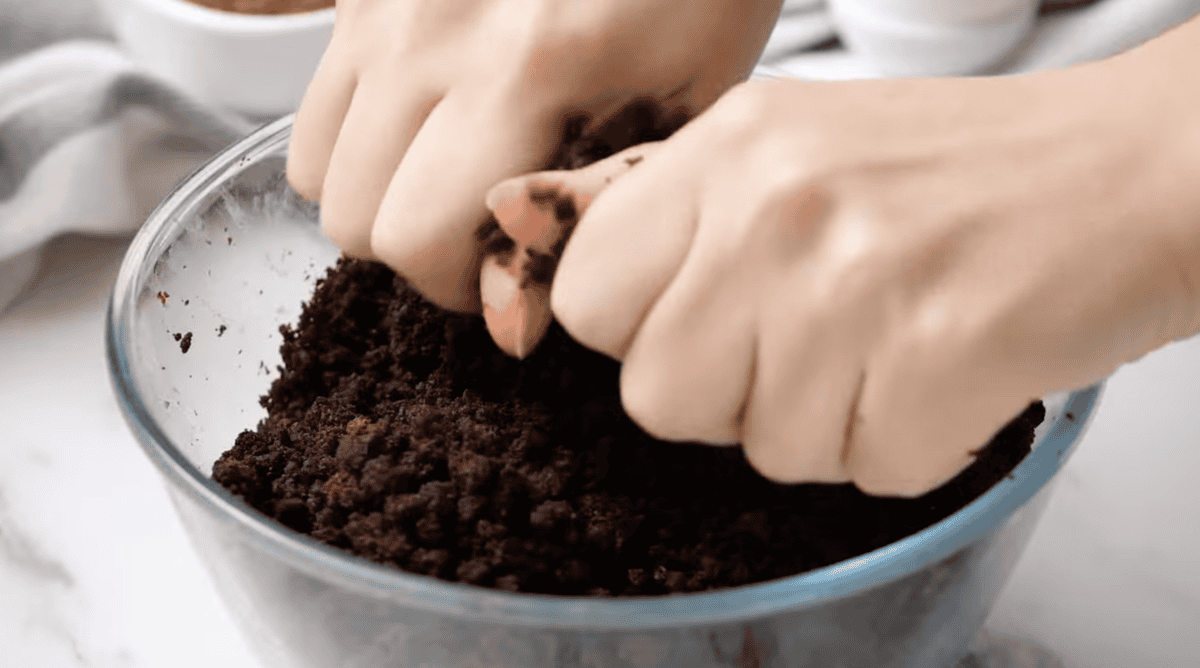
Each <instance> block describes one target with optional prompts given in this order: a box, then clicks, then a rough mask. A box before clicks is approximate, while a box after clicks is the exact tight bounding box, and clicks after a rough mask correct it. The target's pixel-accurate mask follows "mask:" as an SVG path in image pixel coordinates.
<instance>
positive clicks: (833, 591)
mask: <svg viewBox="0 0 1200 668" xmlns="http://www.w3.org/2000/svg"><path fill="white" fill-rule="evenodd" d="M289 132H290V119H284V120H281V121H278V122H276V123H274V124H272V125H270V126H267V127H265V128H263V129H262V130H260V131H258V132H257V133H255V134H254V135H252V136H250V137H248V138H246V139H245V140H243V141H242V142H239V143H238V144H236V145H234V146H233V147H231V148H230V149H229V150H227V151H226V152H225V153H223V154H222V155H220V156H218V157H217V158H215V159H214V160H213V161H211V162H210V163H209V164H207V165H206V166H204V167H203V168H201V169H200V170H199V171H198V172H197V173H196V174H195V175H193V176H192V177H191V178H190V179H188V180H187V181H186V182H185V183H183V184H182V185H181V186H180V187H179V188H178V189H177V190H176V191H175V192H174V193H172V194H171V195H170V196H169V197H168V198H167V199H166V200H165V201H164V203H163V204H162V205H161V206H160V207H159V209H158V210H157V211H156V212H155V213H154V214H153V215H152V216H151V218H150V219H149V220H148V221H147V223H146V225H145V227H144V228H143V230H142V231H141V233H139V235H138V236H137V237H136V239H135V240H134V242H133V244H132V245H131V247H130V250H129V252H128V255H127V257H126V261H125V264H124V265H123V266H122V269H121V272H120V274H119V276H118V281H117V285H116V288H115V290H114V295H113V301H112V304H111V308H110V313H109V327H108V352H109V362H110V370H111V372H112V377H113V382H114V385H115V387H116V390H117V395H118V397H119V399H120V401H121V404H122V407H123V409H124V411H125V414H126V417H127V419H128V421H129V424H130V426H131V429H132V430H133V432H134V434H135V436H136V437H137V438H138V440H139V441H140V442H141V444H142V445H143V447H144V448H145V450H146V452H147V455H148V456H149V457H150V459H151V460H152V461H153V462H154V463H155V464H156V465H157V466H158V467H159V469H160V470H161V471H162V472H163V474H164V476H165V477H166V478H167V480H168V483H169V486H170V487H171V489H172V493H173V495H174V497H175V498H176V503H177V506H178V507H179V508H180V510H181V513H182V514H183V515H184V517H185V520H186V521H187V522H188V525H189V527H190V528H191V529H192V530H193V536H194V537H196V536H203V537H202V538H196V542H197V548H198V549H199V550H200V551H201V553H202V554H203V555H205V560H206V562H208V563H209V564H210V567H211V568H214V569H215V570H219V569H221V568H226V570H227V572H228V573H236V572H241V573H257V575H255V576H254V577H253V578H251V580H253V581H254V582H258V583H261V587H262V589H261V591H260V592H259V594H256V595H255V596H256V598H255V599H254V601H256V602H251V603H247V604H246V605H248V606H250V607H252V608H253V607H257V608H260V609H261V608H265V607H266V606H268V605H269V602H270V601H275V602H277V603H278V602H280V601H290V602H289V603H287V604H286V605H285V606H284V607H285V608H290V609H291V610H292V611H293V612H292V613H290V614H295V615H299V616H302V617H305V616H311V614H312V613H311V612H310V611H306V610H304V609H302V608H303V606H304V605H307V604H308V603H303V602H297V601H294V600H291V599H289V598H288V597H289V596H291V594H289V593H288V588H291V590H296V591H305V589H304V586H300V585H297V584H295V582H292V583H291V584H287V583H284V584H281V585H280V587H281V588H280V587H276V588H274V589H272V588H271V587H272V585H271V584H270V583H272V582H280V580H279V578H278V577H274V576H268V574H270V573H274V574H276V575H278V576H279V577H282V578H284V579H285V580H286V579H287V578H290V577H293V576H291V575H287V576H285V575H283V574H287V573H294V574H296V575H295V576H294V577H296V578H308V580H304V581H305V582H310V583H320V586H319V587H317V586H316V585H311V586H310V585H305V586H308V587H309V588H310V589H313V588H319V589H321V590H322V591H334V592H339V593H338V594H337V596H336V597H335V598H338V600H343V601H361V602H363V604H364V605H366V604H367V603H368V602H369V603H370V605H376V604H378V602H379V601H386V605H384V607H385V608H386V609H387V610H415V611H419V612H420V614H421V615H424V616H425V617H428V618H429V619H441V620H454V622H453V623H454V624H459V625H463V624H466V625H472V624H474V625H482V626H480V627H479V628H484V627H489V628H490V627H492V626H494V627H496V628H506V629H517V628H523V629H525V630H526V631H528V632H529V633H534V632H537V633H541V632H543V631H545V630H546V629H558V631H556V632H555V633H559V632H561V633H565V634H568V635H569V634H571V633H575V634H585V635H588V636H589V637H591V636H596V637H600V636H603V635H604V634H612V633H615V634H618V635H621V636H624V635H629V634H634V635H637V634H638V633H641V634H643V635H644V634H646V633H658V632H660V631H661V632H662V633H668V634H670V633H683V632H684V631H683V630H685V629H693V630H695V629H712V628H724V627H723V626H722V625H730V624H732V625H734V626H738V627H739V628H740V625H742V624H743V623H744V622H745V621H746V620H767V619H775V618H787V617H789V616H794V615H797V614H802V612H803V611H805V610H813V609H818V608H823V607H828V606H833V607H834V608H837V606H840V605H844V604H845V603H844V601H846V600H858V599H859V598H860V597H862V596H873V595H872V594H870V592H873V591H875V590H878V589H879V588H881V587H882V588H888V587H895V586H899V585H898V584H897V583H904V582H909V581H912V579H913V578H918V579H919V578H922V577H925V576H924V575H923V573H926V572H927V571H928V569H929V568H931V567H932V566H933V565H936V564H939V563H943V562H945V561H946V560H948V559H952V558H953V557H954V555H956V554H960V553H962V552H963V551H964V550H966V551H968V552H972V553H979V554H990V553H991V552H990V550H991V549H992V548H985V547H979V546H980V545H996V546H999V547H997V548H996V549H1000V547H1003V548H1004V550H1008V551H1009V552H1011V551H1012V550H1013V549H1016V550H1017V552H1018V553H1019V547H1023V544H1024V539H1025V538H1024V537H1022V536H1021V535H1017V534H1014V533H1013V532H1012V530H1011V529H1010V528H1011V527H1012V526H1014V525H1015V524H1020V522H1017V520H1018V519H1020V518H1022V517H1026V516H1029V514H1030V508H1032V506H1031V505H1030V506H1027V503H1028V502H1029V501H1030V500H1031V499H1033V498H1034V497H1035V495H1039V494H1044V492H1045V488H1044V485H1045V484H1046V482H1047V481H1049V480H1050V478H1051V476H1052V475H1053V474H1054V472H1056V471H1057V470H1058V468H1059V466H1060V465H1061V463H1062V461H1063V460H1065V458H1066V456H1068V455H1069V453H1070V451H1071V449H1072V448H1073V447H1074V445H1075V444H1076V443H1077V441H1078V438H1079V437H1080V435H1081V434H1082V430H1083V428H1084V425H1085V424H1086V423H1087V421H1088V419H1089V417H1090V415H1091V412H1092V408H1093V406H1094V404H1095V402H1096V401H1097V399H1098V396H1099V388H1098V387H1093V388H1089V389H1087V390H1084V391H1081V392H1076V393H1072V394H1070V395H1069V396H1063V397H1061V398H1060V399H1061V400H1060V402H1059V404H1057V405H1054V406H1053V407H1052V408H1053V410H1052V412H1051V414H1050V416H1049V417H1048V421H1047V424H1046V425H1045V426H1044V427H1043V428H1042V429H1041V430H1040V435H1039V441H1038V442H1039V446H1038V448H1037V449H1036V450H1035V452H1034V453H1033V454H1032V455H1031V456H1030V457H1028V458H1027V459H1026V461H1025V462H1023V463H1022V464H1021V465H1020V466H1019V467H1018V469H1017V470H1016V471H1014V474H1013V476H1011V478H1010V479H1007V480H1005V481H1002V482H1001V483H1000V484H998V485H997V486H996V487H995V488H994V489H992V490H991V491H989V492H988V493H987V494H985V495H984V496H983V497H981V498H980V499H978V500H976V501H975V502H974V503H972V504H971V505H969V506H968V507H967V508H965V509H963V510H962V511H960V512H959V513H957V514H955V515H954V516H952V517H950V518H947V519H946V520H945V521H943V522H941V523H939V524H937V525H935V526H933V527H930V528H929V529H926V530H925V531H922V532H920V533H918V534H916V535H914V536H910V537H909V538H906V539H904V540H902V541H899V542H897V543H894V544H892V545H889V546H887V547H885V548H882V549H880V550H876V551H875V552H872V553H870V554H867V555H863V556H861V557H859V558H856V559H853V560H850V561H847V562H843V563H841V564H836V565H834V566H830V567H828V568H824V569H820V570H817V571H813V572H810V573H805V574H801V575H798V576H794V577H792V578H786V579H783V580H778V581H774V582H768V583H763V584H759V585H753V586H748V587H741V588H737V589H731V590H723V591H718V592H710V593H704V594H693V595H685V596H671V597H657V598H653V599H633V600H613V599H607V600H601V599H586V598H568V597H547V596H530V595H516V594H509V593H505V592H497V591H491V590H482V589H478V588H473V587H468V586H464V585H456V584H451V583H446V582H442V581H438V580H434V579H431V578H426V577H421V576H415V575H411V574H408V573H403V572H400V571H398V570H395V569H390V568H385V567H383V566H379V565H376V564H373V563H369V562H366V561H363V560H361V559H357V558H354V557H351V556H349V555H346V554H344V553H342V552H340V551H338V550H335V549H333V548H330V547H328V546H326V545H323V544H320V543H318V542H316V541H314V540H312V539H310V538H308V537H307V536H301V535H299V534H295V533H293V532H291V531H289V530H287V529H285V528H283V527H282V526H280V525H277V524H275V523H274V522H273V521H271V520H269V519H266V518H265V517H262V516H261V515H259V514H258V513H257V512H255V511H253V510H252V509H250V508H248V507H246V506H245V505H244V504H243V503H241V502H240V501H239V500H237V499H235V498H234V497H232V496H231V495H230V494H229V493H228V492H226V491H225V490H224V489H223V488H221V487H220V486H219V485H217V484H216V483H214V482H213V481H212V480H211V478H210V477H209V474H210V472H211V467H212V463H213V461H215V459H216V458H217V457H218V456H219V455H220V453H221V452H223V451H224V450H225V449H227V448H228V447H230V445H231V444H232V443H233V441H234V439H235V438H236V436H237V434H238V433H239V432H240V431H241V430H243V429H246V428H251V427H253V425H254V424H255V423H256V422H257V420H259V419H261V417H263V415H264V413H263V411H262V410H261V409H260V408H259V407H258V397H259V396H260V395H262V394H263V393H264V392H265V390H266V389H267V387H268V386H269V384H270V382H271V380H272V379H273V378H274V377H275V375H276V366H277V365H278V364H279V350H278V348H279V343H280V335H279V331H278V328H279V326H280V325H282V324H285V323H289V322H294V320H295V319H296V316H297V315H298V313H299V310H300V306H301V303H302V302H303V300H304V299H306V298H307V297H308V296H309V295H310V294H311V290H312V286H313V284H314V283H315V281H316V280H317V279H318V278H319V277H320V276H321V275H322V274H323V273H324V271H325V268H326V267H328V266H330V265H331V264H332V263H333V262H334V261H335V259H336V257H337V249H336V248H335V247H334V246H333V245H332V244H331V243H330V242H329V241H328V240H326V239H325V238H324V237H323V236H322V235H321V234H320V231H319V226H318V223H317V211H316V209H315V208H314V207H312V206H310V205H308V204H306V203H304V202H302V201H301V200H299V199H298V198H297V197H296V196H295V195H294V194H293V193H292V192H291V191H290V189H288V188H287V185H286V182H285V180H284V179H283V176H282V174H283V168H284V162H285V159H286V144H287V138H288V136H289ZM176 335H178V337H179V338H178V339H177V338H176ZM189 335H190V336H189ZM185 348H186V352H185ZM1039 490H1040V491H1039ZM1023 508H1024V509H1023ZM189 516H190V517H191V519H188V517H189ZM1021 521H1024V520H1021ZM1014 523H1015V524H1014ZM208 526H211V527H216V528H211V529H201V528H200V527H208ZM1018 538H1019V539H1020V540H1017V539H1018ZM1018 543H1019V545H1017V544H1018ZM216 545H221V546H222V547H221V548H220V549H218V548H216V547H214V546H216ZM1014 546H1016V547H1015V548H1014ZM235 548H236V549H235ZM1002 552H1003V550H1002ZM997 554H999V552H998V553H997ZM237 555H244V556H240V557H239V556H237ZM245 555H248V556H245ZM981 559H982V557H981ZM239 560H240V561H239ZM993 562H994V563H993ZM236 564H241V565H240V566H238V565H236ZM255 564H258V565H257V566H256V565H255ZM265 564H266V565H265ZM980 564H981V565H986V564H990V565H989V566H988V568H991V569H993V570H992V571H990V574H988V575H984V574H982V573H977V575H978V576H980V577H987V578H996V577H1000V575H1001V573H1000V571H999V570H995V569H997V568H999V567H1000V566H1003V564H1002V563H1001V562H1000V561H996V559H991V561H988V560H983V561H981V562H980ZM229 569H232V570H229ZM230 577H231V576H230ZM230 577H225V578H224V579H225V581H227V582H232V581H233V580H231V579H230ZM218 580H219V581H220V580H221V578H220V577H219V578H218ZM1001 580H1002V578H1001ZM240 581H242V582H243V584H242V585H239V586H242V587H244V588H246V591H248V592H249V591H254V590H255V587H257V586H258V585H256V584H254V583H253V582H252V583H251V584H249V585H246V584H245V582H246V581H245V580H244V578H243V579H242V580H240ZM993 581H995V580H993ZM226 588H227V589H228V587H226ZM981 591H982V590H981ZM238 595H241V594H238ZM356 597H357V598H356ZM986 598H990V597H988V596H983V597H982V598H981V600H980V602H981V603H982V602H983V600H982V599H986ZM872 600H877V601H879V602H880V604H881V605H883V604H884V603H885V602H886V601H887V600H888V599H887V597H886V596H882V597H875V598H872ZM310 602H311V601H310ZM338 605H342V606H343V607H350V608H353V607H355V606H356V605H358V604H357V603H355V604H351V603H350V602H346V603H344V604H338ZM381 605H383V604H381ZM234 607H235V608H236V607H237V606H234ZM243 607H245V606H243ZM987 607H990V603H988V604H987ZM372 609H375V608H372ZM958 609H959V611H960V612H964V613H965V612H966V608H964V607H963V605H962V604H960V606H959V608H958ZM880 610H882V608H880ZM260 614H261V613H260ZM389 614H390V613H389ZM414 614H415V613H414ZM878 614H880V615H884V613H883V612H880V613H878ZM983 614H986V611H984V613H983ZM885 616H886V615H885ZM968 617H969V615H968ZM980 619H982V617H980ZM280 623H281V624H283V621H280ZM445 623H450V622H449V621H446V622H445ZM772 623H774V622H772ZM489 625H490V626H489ZM284 626H287V625H286V624H284ZM301 627H303V628H304V629H305V631H304V632H303V633H300V634H298V635H295V636H294V638H293V640H291V641H289V642H294V643H302V642H303V638H304V636H305V635H309V634H315V635H319V634H320V633H321V631H320V628H322V627H321V626H320V624H317V625H315V626H313V625H308V624H301ZM653 629H658V631H654V630H653ZM793 631H794V629H793ZM597 634H599V635H597ZM313 642H316V640H315V639H314V640H313ZM330 642H333V641H330ZM334 644H335V645H336V644H337V643H336V642H335V643H334ZM622 651H624V650H622ZM629 651H632V650H629ZM418 665H419V664H418ZM431 665H435V664H431ZM598 665H599V664H598ZM663 665H669V664H663ZM696 665H701V664H696ZM788 665H791V664H788Z"/></svg>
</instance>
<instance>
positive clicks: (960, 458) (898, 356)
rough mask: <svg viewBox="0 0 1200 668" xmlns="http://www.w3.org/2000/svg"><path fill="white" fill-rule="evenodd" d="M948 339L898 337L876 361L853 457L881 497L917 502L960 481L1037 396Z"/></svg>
mask: <svg viewBox="0 0 1200 668" xmlns="http://www.w3.org/2000/svg"><path fill="white" fill-rule="evenodd" d="M976 359H977V358H976V356H973V355H971V354H969V351H968V350H967V349H966V348H965V347H962V346H958V345H955V344H954V343H953V342H952V340H951V339H948V338H946V337H924V336H921V335H920V334H919V333H917V332H910V333H907V336H905V337H897V338H895V339H894V340H893V341H892V342H891V343H890V344H889V345H888V347H886V348H883V349H881V350H880V352H879V354H877V355H876V357H875V360H876V361H874V362H873V363H872V382H871V383H868V386H867V388H866V389H865V391H864V393H863V396H862V400H861V402H860V406H859V412H860V415H861V422H860V426H859V429H858V430H857V431H856V435H855V442H854V443H853V445H852V447H851V449H850V452H849V454H848V457H847V466H848V470H849V471H850V473H851V475H852V477H853V479H854V482H855V484H856V485H858V486H859V488H861V489H862V490H863V491H865V492H867V493H870V494H878V495H898V496H917V495H920V494H923V493H925V492H927V491H929V490H932V489H934V488H936V487H938V486H940V485H941V484H943V483H945V482H946V481H948V480H950V479H951V478H953V477H954V476H955V475H957V474H958V473H959V472H961V471H962V470H963V469H964V468H966V467H967V466H968V465H970V463H971V462H972V461H973V460H974V454H973V453H974V452H975V451H976V450H978V449H979V448H980V447H983V446H984V445H985V444H986V443H987V442H988V441H989V440H990V439H991V437H992V436H993V435H994V434H995V432H996V431H997V430H998V429H999V428H1000V427H1002V426H1003V425H1004V424H1005V423H1006V422H1008V421H1009V420H1011V419H1012V418H1013V417H1014V416H1015V415H1017V414H1018V413H1019V412H1020V411H1021V410H1022V409H1023V408H1024V407H1025V406H1026V405H1027V404H1029V403H1030V402H1031V401H1032V400H1033V399H1034V398H1035V397H1032V396H1030V395H1028V394H1025V393H1024V392H1022V391H1021V388H1023V387H1024V385H1023V384H1022V383H1021V379H1020V378H1017V377H1013V375H1012V374H1010V373H1008V372H1007V371H1006V370H1005V369H1002V368H995V369H979V368H978V365H977V364H976Z"/></svg>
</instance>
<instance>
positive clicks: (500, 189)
mask: <svg viewBox="0 0 1200 668" xmlns="http://www.w3.org/2000/svg"><path fill="white" fill-rule="evenodd" d="M524 194H525V182H524V180H523V179H509V180H507V181H501V182H500V183H497V184H496V185H495V186H492V189H491V190H489V191H488V193H487V196H486V197H484V201H483V203H484V206H486V207H487V208H488V209H489V210H490V211H493V212H495V210H496V207H498V206H500V203H501V202H504V201H506V200H512V199H516V198H519V197H522V196H524Z"/></svg>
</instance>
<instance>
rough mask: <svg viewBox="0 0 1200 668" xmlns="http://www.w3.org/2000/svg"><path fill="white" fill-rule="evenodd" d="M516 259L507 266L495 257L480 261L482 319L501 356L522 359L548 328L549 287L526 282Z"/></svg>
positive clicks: (522, 269)
mask: <svg viewBox="0 0 1200 668" xmlns="http://www.w3.org/2000/svg"><path fill="white" fill-rule="evenodd" d="M521 264H523V262H522V259H521V258H520V257H519V256H518V258H517V259H516V260H515V261H513V262H511V263H509V265H508V266H504V265H502V264H500V262H499V260H498V258H496V257H494V256H491V257H487V258H484V261H483V266H482V267H480V273H479V282H480V293H481V296H482V298H483V319H484V322H485V324H486V325H487V328H488V333H489V334H491V335H492V340H494V341H495V342H496V345H497V346H499V347H500V349H501V350H503V351H504V352H505V353H507V354H509V355H512V356H513V357H516V358H518V359H524V358H525V357H526V356H527V355H528V354H529V353H530V352H531V351H532V350H533V349H534V348H535V347H536V346H537V344H538V342H539V341H541V339H542V337H543V336H545V334H546V330H547V329H548V328H549V326H550V288H549V286H545V285H541V284H538V283H532V282H528V281H526V285H525V287H524V288H522V287H521V276H522V273H523V272H524V271H525V269H524V268H523V267H522V266H520V265H521Z"/></svg>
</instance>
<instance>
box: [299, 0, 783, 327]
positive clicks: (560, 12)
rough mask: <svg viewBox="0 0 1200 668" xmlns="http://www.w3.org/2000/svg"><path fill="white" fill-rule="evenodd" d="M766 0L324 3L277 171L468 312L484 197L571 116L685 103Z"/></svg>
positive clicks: (774, 7)
mask: <svg viewBox="0 0 1200 668" xmlns="http://www.w3.org/2000/svg"><path fill="white" fill-rule="evenodd" d="M780 5H781V0H339V2H338V5H337V22H336V26H335V28H334V34H333V39H332V41H331V43H330V46H329V49H328V51H327V52H326V54H325V57H324V59H323V61H322V63H321V66H320V68H319V70H318V72H317V74H316V76H315V78H314V79H313V82H312V84H311V86H310V88H309V90H308V93H307V94H306V96H305V99H304V102H303V104H302V105H301V107H300V110H299V112H298V114H297V116H296V122H295V128H294V130H293V135H292V143H291V150H290V153H289V157H288V178H289V180H290V181H291V183H292V185H293V186H294V187H295V188H296V190H297V191H298V192H300V194H302V195H304V196H305V197H307V198H309V199H319V200H320V203H321V218H322V224H323V227H324V229H325V231H326V233H327V234H328V235H329V236H330V237H332V238H333V240H334V241H336V242H337V243H338V245H340V246H341V247H342V249H343V250H344V251H346V252H347V253H348V254H350V255H355V256H360V257H374V258H377V259H380V260H382V261H384V262H386V263H387V264H388V265H390V266H391V267H392V268H394V269H396V270H397V271H398V272H399V273H400V274H402V275H403V276H404V277H405V278H406V279H408V280H409V282H410V283H412V284H413V285H414V286H415V287H416V288H417V289H418V290H420V291H421V292H422V293H424V294H425V296H427V297H428V298H429V299H431V300H432V301H434V302H435V303H437V304H439V305H442V306H445V307H448V308H453V309H458V310H466V311H473V310H477V309H478V308H479V291H478V262H479V250H478V249H479V240H478V239H477V238H476V231H477V229H478V228H479V226H480V225H481V224H482V223H483V222H484V221H485V220H486V218H487V210H486V208H485V207H484V195H485V193H486V192H487V190H488V188H489V187H491V186H492V185H493V184H495V183H497V182H498V181H501V180H503V179H505V178H508V177H512V176H515V175H517V174H521V173H526V172H530V171H533V170H535V169H539V168H542V167H544V165H545V162H546V160H547V159H548V157H549V156H550V154H551V152H552V151H553V150H554V149H555V148H556V147H557V145H558V143H559V141H560V139H561V136H562V133H563V123H564V122H565V120H566V119H567V118H568V117H572V116H576V117H578V116H586V117H587V118H590V119H591V121H592V123H596V122H599V121H602V120H603V119H604V118H605V117H607V116H610V115H612V114H613V113H614V112H615V111H616V110H617V109H619V108H620V107H622V106H624V105H625V104H626V103H627V102H629V101H630V100H632V99H635V98H639V97H646V98H654V99H657V100H660V101H663V102H664V103H665V104H666V105H667V106H669V107H672V108H674V109H677V110H680V111H683V112H685V113H690V114H692V115H694V114H696V113H699V112H700V111H701V110H703V109H704V108H705V107H707V106H709V105H710V104H711V103H712V102H713V101H714V100H716V99H717V97H719V96H720V95H721V93H723V92H724V91H725V90H727V89H728V88H729V87H730V86H732V85H733V84H735V83H737V82H738V81H740V80H742V79H744V78H745V77H746V76H748V74H749V72H750V70H751V69H752V68H753V66H754V63H755V62H756V61H757V59H758V57H759V55H760V53H761V51H762V48H763V46H764V45H765V44H766V40H767V37H768V36H769V35H770V31H771V29H772V27H773V25H774V22H775V19H776V17H777V16H778V13H779V8H780Z"/></svg>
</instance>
